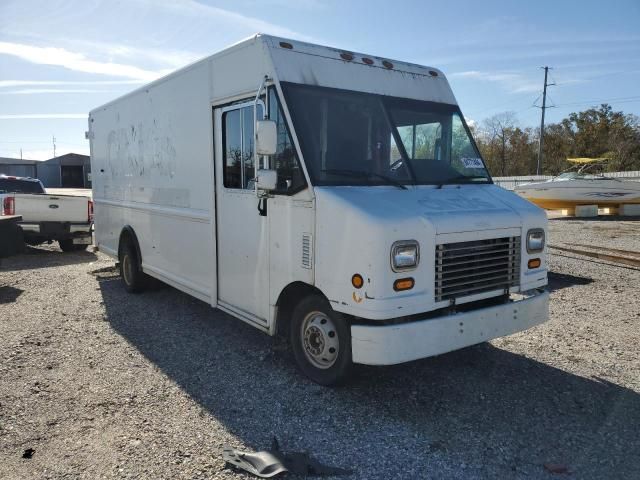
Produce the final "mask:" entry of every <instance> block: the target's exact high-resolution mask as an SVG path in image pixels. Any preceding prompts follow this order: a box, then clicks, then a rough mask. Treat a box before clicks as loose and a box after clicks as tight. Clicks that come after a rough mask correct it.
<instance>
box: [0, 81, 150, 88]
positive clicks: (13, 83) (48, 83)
mask: <svg viewBox="0 0 640 480" xmlns="http://www.w3.org/2000/svg"><path fill="white" fill-rule="evenodd" d="M141 83H144V81H143V80H0V88H6V87H32V86H65V85H139V84H141Z"/></svg>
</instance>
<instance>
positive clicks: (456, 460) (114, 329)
mask: <svg viewBox="0 0 640 480" xmlns="http://www.w3.org/2000/svg"><path fill="white" fill-rule="evenodd" d="M550 226H551V234H550V243H551V244H555V245H568V244H570V243H572V242H573V243H581V244H589V245H595V246H605V245H606V246H609V247H613V248H618V249H625V250H635V251H640V221H637V220H636V221H631V220H629V221H621V220H619V219H617V220H616V219H611V218H604V219H600V220H586V221H578V220H571V219H552V220H551V221H550ZM550 251H551V258H550V265H551V272H552V273H551V275H550V277H551V285H550V287H551V290H552V303H551V321H550V322H548V323H546V324H544V325H542V326H539V327H536V328H534V329H532V330H530V331H528V332H525V333H521V334H517V335H513V336H510V337H508V338H504V339H499V340H496V341H493V342H491V343H489V344H484V345H480V346H476V347H472V348H469V349H466V350H463V351H459V352H454V353H451V354H447V355H442V356H440V357H436V358H431V359H426V360H422V361H418V362H413V363H411V364H407V365H401V366H395V367H388V368H387V367H385V368H370V367H361V368H359V370H358V373H357V375H356V378H355V379H354V381H353V383H352V384H351V385H348V386H346V387H343V388H339V389H328V388H323V387H319V386H316V385H314V384H312V383H310V382H309V381H307V380H305V379H304V378H302V377H301V376H300V375H299V374H298V373H297V372H296V370H295V368H294V367H293V366H292V363H291V360H290V353H289V352H288V350H287V349H286V346H285V345H283V343H282V342H281V341H279V340H276V339H272V338H270V337H268V336H266V335H264V334H262V333H260V332H258V331H257V330H255V329H253V328H252V327H250V326H247V325H245V324H243V323H242V322H239V321H237V320H235V319H233V318H231V317H229V316H228V315H226V314H223V313H221V312H218V311H215V310H212V309H210V308H209V306H207V305H206V304H204V303H202V302H200V301H198V300H195V299H192V298H190V297H189V296H187V295H185V294H182V293H180V292H178V291H176V290H174V289H171V288H169V287H163V288H158V289H156V290H154V291H151V292H147V293H145V294H142V295H128V294H126V293H125V291H124V289H123V287H122V286H121V284H120V281H119V279H118V277H117V275H116V272H115V269H114V268H113V265H114V264H113V261H112V260H110V259H109V258H107V257H106V256H104V255H102V254H99V253H97V254H94V253H90V252H88V251H87V252H82V253H72V254H62V253H60V252H59V251H57V249H56V248H53V247H40V248H32V249H30V250H29V252H28V253H26V254H24V255H20V256H17V257H14V258H11V259H8V260H5V261H4V263H3V264H2V266H1V267H0V478H3V479H31V478H38V479H44V478H86V479H98V478H154V479H155V478H172V479H179V478H180V479H181V478H184V479H198V478H202V479H205V478H207V479H211V478H250V477H249V475H246V474H243V473H238V472H236V471H234V470H232V469H229V468H226V467H225V465H224V463H223V461H222V459H221V453H222V446H223V445H224V444H230V445H232V446H234V447H237V448H243V449H248V450H260V449H263V448H267V447H268V446H269V445H270V443H271V439H272V437H273V436H276V437H277V438H278V439H279V440H280V444H281V446H282V448H283V449H284V450H294V451H303V450H307V451H309V452H313V454H314V455H315V456H316V457H317V458H318V459H320V460H321V461H323V462H324V463H326V464H329V465H333V466H340V467H344V468H349V469H351V470H352V471H353V472H354V474H353V475H352V476H351V477H349V478H354V479H355V478H362V479H377V478H381V479H390V478H465V479H468V478H527V479H531V478H543V479H544V478H564V477H567V478H569V477H570V478H594V479H602V478H638V477H639V475H640V437H639V435H638V431H639V425H640V359H639V357H638V352H639V345H640V328H639V327H640V295H638V294H639V293H640V291H639V289H638V285H639V284H640V271H639V270H637V269H636V270H634V269H632V268H628V267H624V266H621V265H616V264H610V263H609V262H602V261H599V260H594V259H585V258H584V257H579V256H578V255H573V254H571V253H567V252H556V251H554V250H550ZM28 449H33V450H34V452H32V456H31V458H23V454H24V453H25V451H26V450H28ZM545 464H546V467H545ZM550 470H552V471H555V473H552V472H551V471H550ZM561 472H566V473H561Z"/></svg>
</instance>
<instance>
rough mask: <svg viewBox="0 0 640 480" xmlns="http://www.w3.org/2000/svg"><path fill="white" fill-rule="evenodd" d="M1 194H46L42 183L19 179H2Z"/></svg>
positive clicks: (0, 181)
mask: <svg viewBox="0 0 640 480" xmlns="http://www.w3.org/2000/svg"><path fill="white" fill-rule="evenodd" d="M0 193H44V190H43V189H42V185H41V184H40V182H36V181H33V180H20V179H18V178H0Z"/></svg>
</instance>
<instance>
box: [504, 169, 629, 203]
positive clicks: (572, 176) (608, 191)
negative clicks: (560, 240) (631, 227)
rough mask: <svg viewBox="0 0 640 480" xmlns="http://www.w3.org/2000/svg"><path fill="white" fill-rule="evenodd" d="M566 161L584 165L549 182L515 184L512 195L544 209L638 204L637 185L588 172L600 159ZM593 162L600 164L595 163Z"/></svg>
mask: <svg viewBox="0 0 640 480" xmlns="http://www.w3.org/2000/svg"><path fill="white" fill-rule="evenodd" d="M568 160H569V161H572V162H574V163H579V164H583V165H582V166H581V167H580V168H579V169H578V170H577V171H572V172H565V173H562V174H560V175H558V176H557V177H554V178H552V179H551V180H546V181H544V182H534V183H526V184H522V185H518V186H517V187H515V189H514V192H516V193H517V194H518V195H520V196H521V197H524V198H526V199H527V200H529V201H530V202H533V203H535V204H536V205H538V206H539V207H542V208H544V209H546V210H560V209H571V208H575V207H576V206H577V205H598V206H599V207H612V206H618V205H621V204H635V203H640V182H634V181H630V180H621V179H618V178H612V177H607V176H604V175H602V174H594V173H587V170H588V169H589V168H593V167H595V166H597V165H599V164H600V165H601V161H602V160H603V159H586V158H579V159H571V158H570V159H568ZM596 161H598V162H599V163H594V162H596Z"/></svg>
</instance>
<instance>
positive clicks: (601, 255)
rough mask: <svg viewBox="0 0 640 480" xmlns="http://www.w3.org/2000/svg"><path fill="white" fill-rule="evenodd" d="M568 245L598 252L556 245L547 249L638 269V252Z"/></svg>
mask: <svg viewBox="0 0 640 480" xmlns="http://www.w3.org/2000/svg"><path fill="white" fill-rule="evenodd" d="M568 245H571V246H576V247H582V248H590V249H593V250H599V251H597V252H593V251H589V250H582V249H578V248H569V247H565V246H562V247H561V246H558V245H549V248H552V249H554V250H560V251H562V252H569V253H575V254H577V255H583V256H585V257H590V258H597V259H599V260H606V261H608V262H613V263H620V264H623V265H628V266H630V267H636V268H639V269H640V252H636V251H633V250H620V249H617V248H608V247H601V246H598V245H584V244H580V243H569V244H568ZM614 254H618V255H614ZM620 254H621V255H620ZM623 255H624V256H623Z"/></svg>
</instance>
